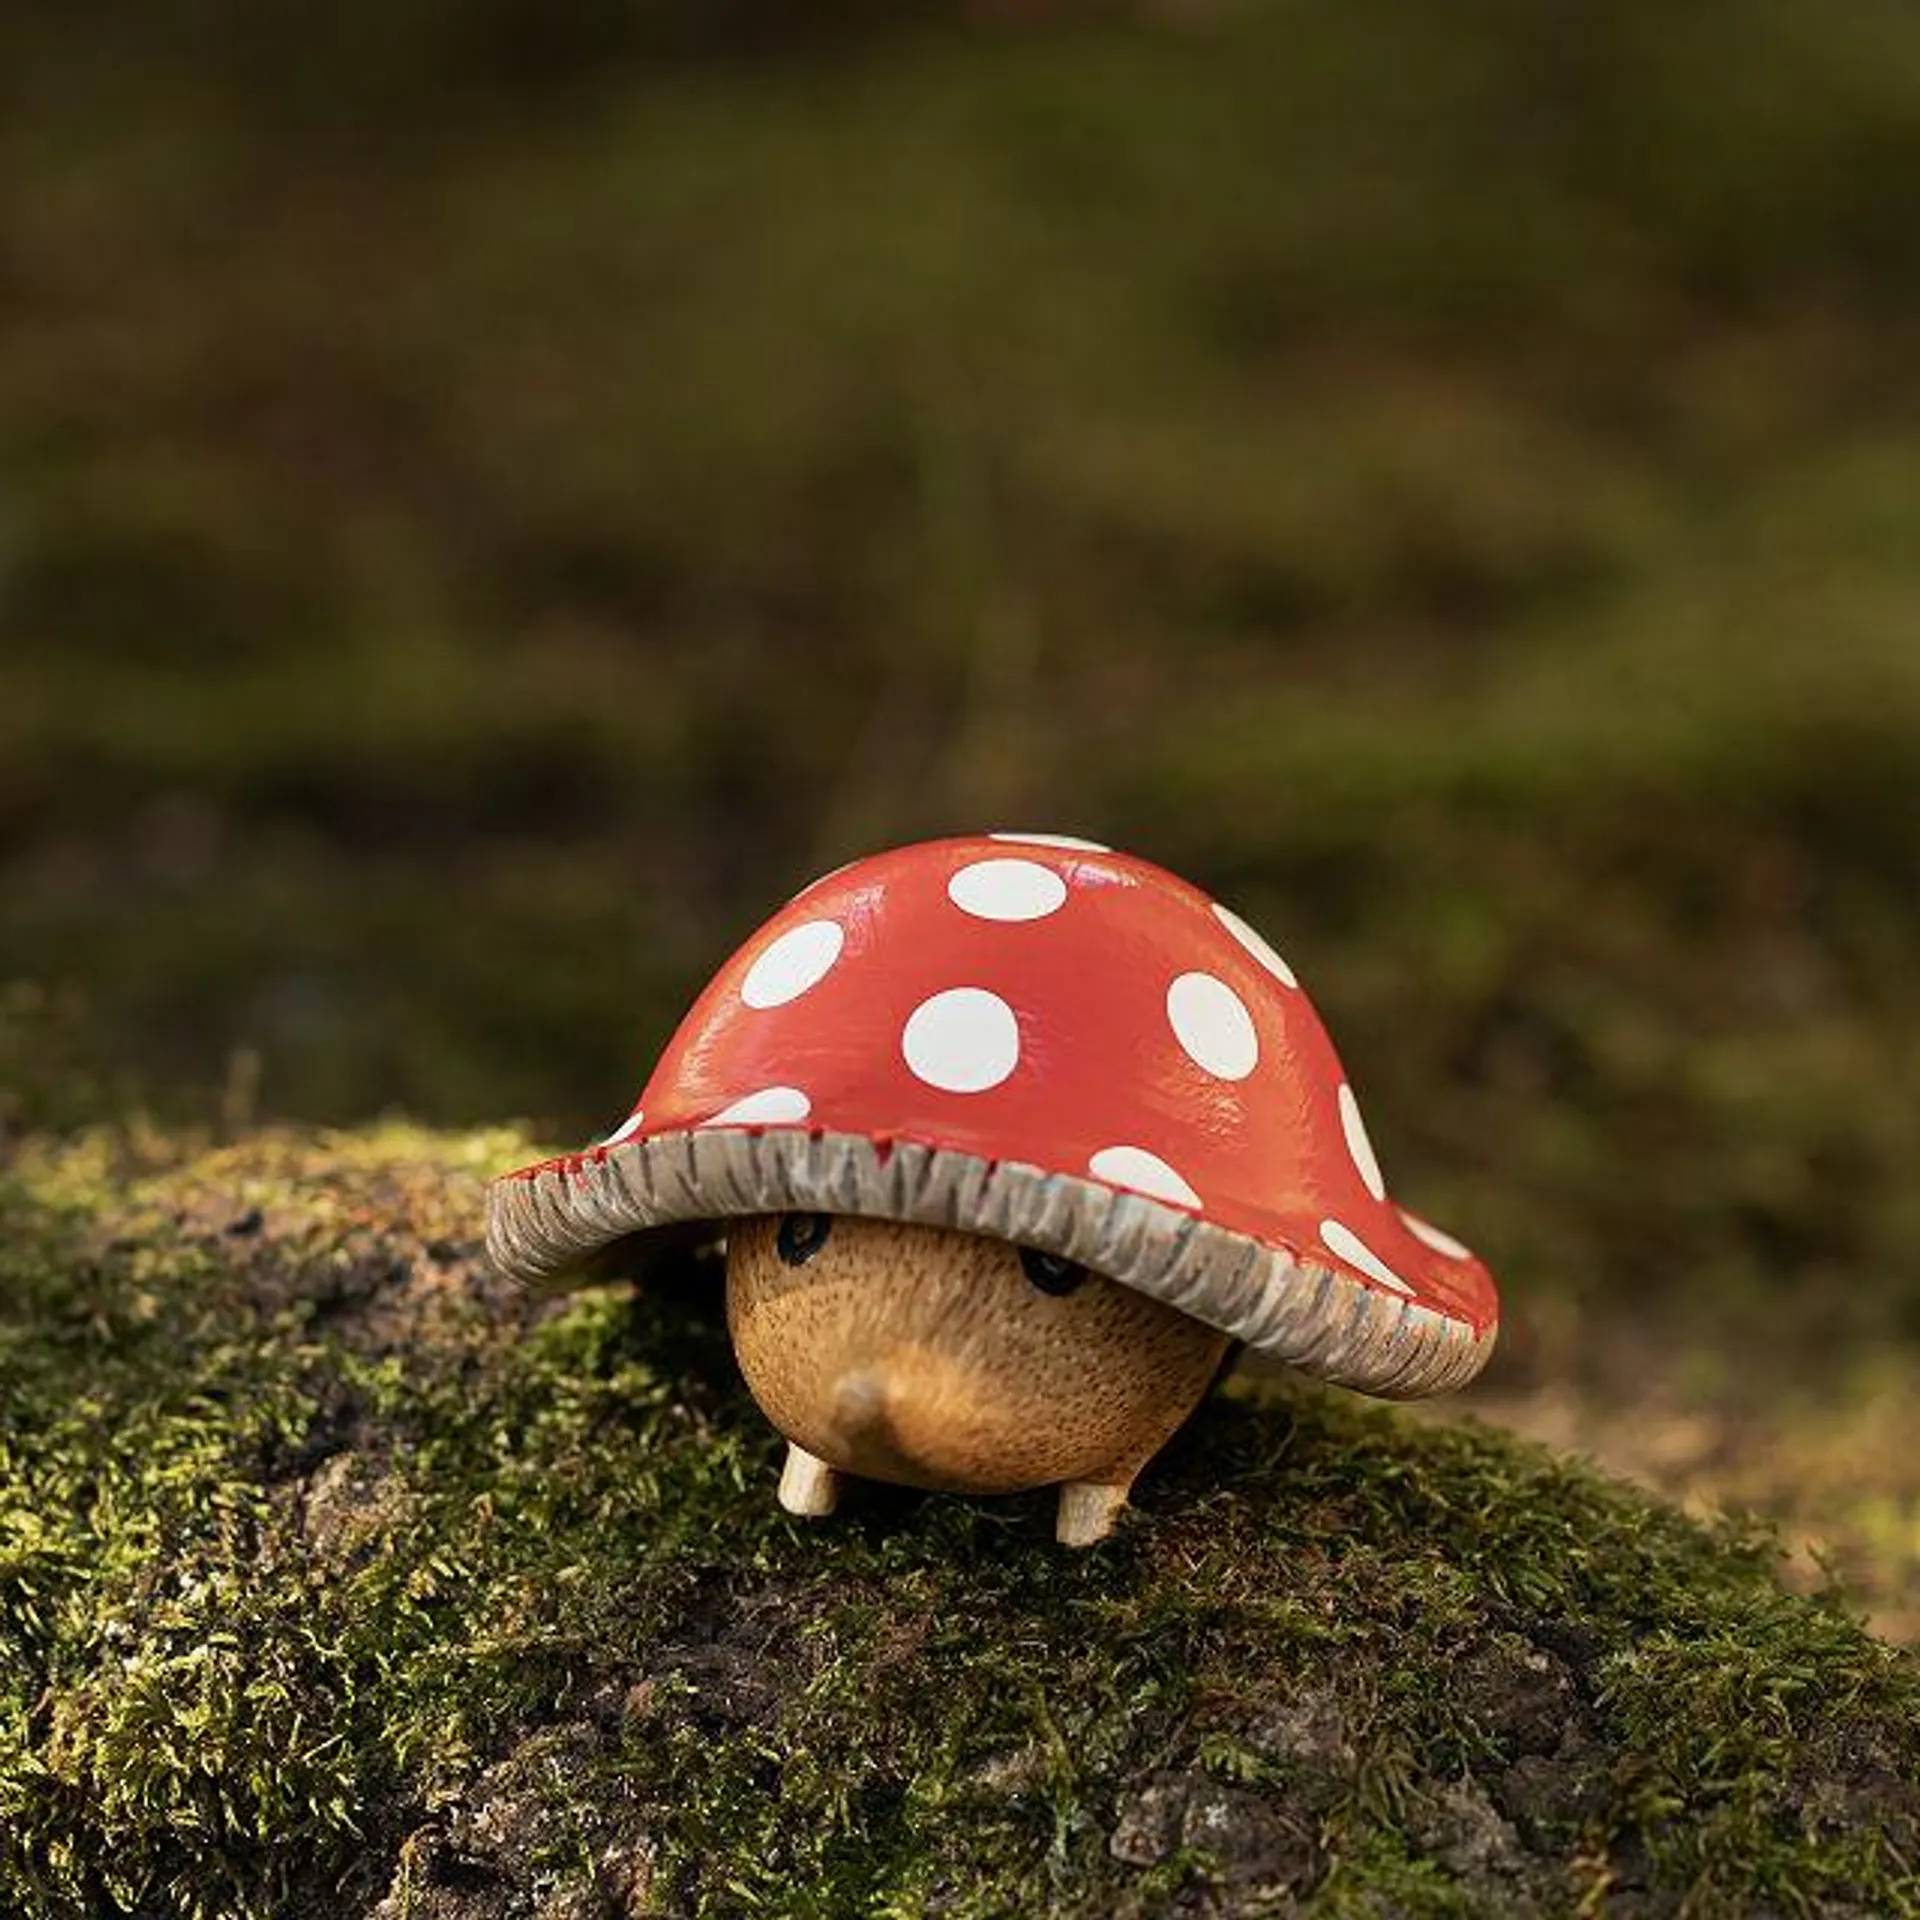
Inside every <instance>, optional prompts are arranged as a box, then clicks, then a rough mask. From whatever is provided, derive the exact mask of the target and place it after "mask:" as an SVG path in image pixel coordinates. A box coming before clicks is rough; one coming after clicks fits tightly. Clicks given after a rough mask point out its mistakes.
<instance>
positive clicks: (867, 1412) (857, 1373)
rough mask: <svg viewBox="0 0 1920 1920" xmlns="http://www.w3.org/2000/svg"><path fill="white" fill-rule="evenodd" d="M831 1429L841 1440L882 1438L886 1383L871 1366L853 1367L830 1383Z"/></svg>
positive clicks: (884, 1429)
mask: <svg viewBox="0 0 1920 1920" xmlns="http://www.w3.org/2000/svg"><path fill="white" fill-rule="evenodd" d="M833 1430H834V1432H835V1434H836V1435H838V1436H839V1438H840V1439H842V1440H843V1441H847V1442H849V1443H852V1444H855V1445H857V1444H858V1443H859V1442H861V1441H863V1440H864V1441H869V1442H870V1441H874V1440H883V1439H885V1437H886V1434H887V1382H886V1377H885V1375H883V1374H881V1373H880V1372H878V1371H877V1370H876V1369H875V1368H872V1367H854V1368H850V1369H849V1370H848V1371H847V1372H845V1373H843V1374H842V1375H841V1376H840V1377H839V1379H838V1380H836V1381H835V1382H834V1383H833Z"/></svg>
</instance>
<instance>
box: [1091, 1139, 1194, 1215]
mask: <svg viewBox="0 0 1920 1920" xmlns="http://www.w3.org/2000/svg"><path fill="white" fill-rule="evenodd" d="M1087 1171H1088V1172H1089V1173H1090V1174H1092V1175H1093V1176H1094V1177H1095V1178H1096V1179H1098V1180H1107V1181H1111V1182H1112V1184H1113V1185H1114V1186H1116V1187H1131V1188H1132V1189H1133V1191H1134V1192H1135V1193H1144V1194H1148V1195H1150V1196H1151V1197H1152V1198H1153V1199H1155V1200H1171V1201H1172V1202H1173V1204H1174V1205H1175V1206H1177V1207H1197V1206H1199V1204H1200V1196H1199V1195H1198V1194H1197V1193H1195V1192H1194V1190H1193V1189H1192V1188H1191V1187H1190V1186H1188V1185H1187V1183H1186V1181H1184V1180H1183V1179H1181V1177H1180V1176H1179V1174H1178V1173H1176V1172H1175V1171H1174V1170H1173V1168H1171V1167H1170V1166H1168V1165H1167V1163H1166V1162H1165V1161H1164V1160H1162V1159H1161V1158H1160V1156H1159V1155H1158V1154H1157V1153H1149V1152H1148V1151H1147V1150H1146V1148H1145V1147H1102V1148H1101V1149H1100V1151H1099V1152H1098V1153H1096V1154H1095V1155H1094V1156H1093V1157H1092V1159H1090V1160H1089V1161H1088V1162H1087Z"/></svg>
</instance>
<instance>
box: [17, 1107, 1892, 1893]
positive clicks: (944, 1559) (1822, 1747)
mask: <svg viewBox="0 0 1920 1920" xmlns="http://www.w3.org/2000/svg"><path fill="white" fill-rule="evenodd" d="M524 1150H525V1147H524V1143H522V1142H519V1141H517V1140H515V1139H514V1138H512V1137H511V1136H507V1135H503V1134H490V1135H481V1136H467V1137H459V1136H436V1135H432V1134H428V1133H425V1132H419V1131H413V1130H409V1129H405V1128H399V1127H389V1128H385V1129H381V1130H378V1131H376V1132H373V1133H369V1134H360V1135H344V1136H335V1137H332V1138H327V1139H321V1140H313V1139H308V1138H303V1137H300V1136H297V1135H291V1134H269V1135H265V1136H262V1137H259V1138H256V1139H253V1140H250V1141H248V1142H245V1143H243V1144H240V1145H236V1146H232V1147H228V1148H224V1149H220V1150H217V1151H206V1152H183V1151H182V1150H180V1149H178V1148H177V1147H173V1146H169V1145H167V1144H166V1143H164V1142H162V1141H160V1140H158V1139H157V1138H142V1137H139V1136H137V1135H134V1136H130V1135H127V1134H125V1133H121V1134H116V1135H104V1134H95V1135H91V1136H87V1137H85V1138H82V1139H79V1140H76V1141H71V1142H68V1143H67V1144H64V1145H51V1144H35V1143H28V1144H27V1145H25V1146H24V1147H22V1148H21V1149H19V1150H18V1151H16V1153H15V1155H14V1157H13V1161H12V1165H11V1167H10V1169H9V1170H8V1171H7V1173H6V1175H5V1179H4V1184H3V1185H0V1405H4V1408H5V1415H6V1417H5V1425H4V1431H3V1433H0V1910H4V1911H6V1912H7V1913H8V1914H9V1915H12V1914H19V1915H21V1916H22V1920H78V1917H79V1916H89V1917H91V1916H95V1915H101V1914H105V1913H110V1912H116V1911H127V1912H132V1913H140V1914H155V1915H158V1914H167V1915H174V1914H180V1915H186V1914H192V1915H205V1916H209V1917H211V1916H214V1915H222V1916H224V1915H228V1914H258V1915H266V1914H272V1915H276V1916H294V1915H312V1916H320V1915H328V1916H334V1915H374V1914H377V1915H379V1916H380V1920H400V1917H401V1916H403V1915H413V1916H419V1917H420V1920H428V1917H431V1920H492V1917H493V1916H502V1917H504V1916H507V1915H510V1914H513V1915H540V1916H543V1917H544V1920H561V1917H562V1916H565V1920H584V1916H590V1915H618V1914H641V1913H650V1912H657V1913H668V1914H679V1913H711V1914H729V1915H731V1914H744V1913H753V1912H768V1913H778V1914H783V1915H792V1914H807V1913H813V1914H819V1915H821V1916H840V1915H846V1914H854V1913H868V1914H876V1915H877V1914H893V1915H908V1914H932V1913H944V1914H954V1915H964V1914H1013V1913H1036V1912H1054V1913H1061V1914H1076V1915H1088V1916H1093V1915H1108V1914H1136V1915H1140V1916H1146V1915H1150V1914H1159V1913H1165V1914H1178V1913H1187V1914H1202V1913H1222V1914H1240V1913H1244V1914H1259V1913H1266V1914H1280V1913H1290V1912H1302V1913H1313V1914H1316V1915H1329V1916H1331V1915H1362V1914H1366V1915H1387V1914H1393V1915H1425V1914H1433V1915H1462V1916H1464V1915H1481V1914H1502V1915H1505V1914H1513V1915H1524V1914H1529V1913H1538V1914H1542V1915H1557V1914H1566V1913H1575V1912H1580V1913H1590V1914H1600V1913H1607V1914H1621V1915H1647V1916H1651V1915H1657V1914H1683V1913H1684V1914H1686V1915H1690V1916H1701V1917H1705V1916H1713V1915H1726V1916H1750V1915H1755V1914H1760V1913H1783V1914H1785V1913H1832V1914H1836V1915H1838V1914H1846V1915H1864V1914H1868V1913H1872V1914H1894V1913H1900V1912H1908V1911H1920V1787H1917V1786H1916V1784H1915V1783H1916V1781H1920V1675H1917V1674H1916V1673H1915V1671H1914V1669H1913V1667H1912V1666H1911V1664H1910V1663H1909V1662H1908V1660H1907V1659H1906V1658H1905V1657H1904V1656H1902V1655H1900V1654H1897V1653H1895V1652H1893V1651H1891V1650H1890V1649H1888V1648H1886V1647H1885V1646H1883V1645H1881V1644H1879V1643H1877V1642H1875V1641H1874V1640H1872V1639H1870V1638H1868V1637H1867V1636H1866V1635H1865V1634H1864V1633H1863V1632H1862V1631H1861V1630H1860V1629H1859V1628H1858V1627H1857V1626H1856V1625H1855V1624H1854V1623H1853V1622H1852V1621H1851V1620H1849V1618H1848V1617H1847V1616H1846V1615H1845V1614H1844V1612H1842V1611H1841V1610H1839V1609H1837V1608H1836V1607H1834V1606H1833V1605H1832V1604H1830V1603H1824V1602H1822V1601H1820V1600H1817V1599H1808V1598H1804V1597H1798V1596H1794V1595H1790V1594H1788V1593H1786V1592H1783V1591H1782V1590H1781V1589H1780V1588H1779V1587H1778V1586H1777V1585H1776V1584H1775V1582H1774V1580H1773V1578H1772V1573H1771V1561H1772V1555H1773V1549H1772V1546H1771V1543H1770V1541H1769V1540H1768V1538H1767V1537H1766V1536H1765V1535H1764V1534H1761V1535H1742V1534H1740V1533H1737V1532H1735V1531H1732V1530H1730V1529H1728V1528H1727V1527H1725V1526H1719V1527H1715V1528H1705V1527H1702V1526H1699V1525H1696V1524H1694V1523H1692V1522H1689V1521H1687V1520H1684V1519H1682V1518H1681V1517H1680V1516H1678V1515H1677V1514H1675V1513H1674V1512H1672V1511H1671V1510H1669V1509H1666V1508H1663V1507H1661V1506H1659V1505H1657V1504H1653V1503H1650V1502H1649V1501H1647V1500H1646V1499H1645V1498H1643V1497H1641V1496H1639V1495H1637V1494H1635V1493H1633V1492H1630V1491H1628V1490H1627V1489H1625V1488H1624V1487H1622V1486H1619V1485H1617V1484H1610V1483H1608V1482H1605V1481H1603V1480H1601V1479H1599V1478H1596V1477H1595V1476H1594V1475H1592V1474H1591V1473H1590V1472H1588V1471H1586V1470H1584V1469H1582V1468H1580V1467H1579V1466H1577V1465H1572V1464H1569V1463H1567V1462H1566V1461H1564V1460H1561V1459H1556V1458H1555V1457H1553V1456H1551V1455H1549V1454H1547V1453H1546V1452H1544V1451H1542V1450H1540V1449H1538V1448H1536V1447H1533V1446H1530V1445H1528V1444H1525V1443H1522V1442H1517V1441H1515V1440H1513V1439H1511V1438H1509V1437H1505V1436H1502V1435H1500V1434H1498V1433H1496V1432H1494V1431H1491V1430H1488V1429H1484V1428H1479V1427H1475V1426H1471V1425H1463V1426H1455V1427H1452V1428H1446V1429H1441V1428H1435V1427H1430V1426H1424V1425H1421V1424H1419V1423H1416V1422H1414V1421H1411V1420H1409V1419H1408V1418H1406V1417H1405V1416H1403V1415H1400V1414H1396V1413H1394V1412H1391V1411H1388V1410H1385V1409H1378V1408H1372V1407H1368V1406H1365V1405H1362V1404H1360V1403H1358V1402H1355V1401H1353V1400H1351V1399H1349V1398H1347V1397H1344V1396H1340V1395H1335V1394H1330V1393H1325V1392H1317V1391H1312V1390H1309V1389H1305V1388H1294V1389H1288V1390H1284V1391H1278V1392H1274V1391H1266V1390H1263V1391H1261V1392H1258V1393H1254V1392H1251V1391H1249V1390H1247V1389H1245V1388H1242V1389H1239V1390H1236V1391H1234V1392H1230V1393H1229V1394H1227V1395H1225V1396H1224V1397H1221V1398H1218V1399H1216V1400H1215V1401H1214V1402H1212V1403H1210V1404H1209V1405H1208V1406H1207V1407H1206V1408H1205V1409H1204V1410H1203V1412H1202V1414H1201V1415H1200V1417H1199V1418H1198V1419H1197V1420H1196V1422H1195V1423H1194V1424H1193V1426H1192V1427H1191V1428H1190V1429H1189V1430H1188V1432H1187V1433H1186V1434H1185V1435H1183V1436H1182V1438H1181V1439H1180V1440H1179V1441H1178V1442H1177V1443H1176V1444H1175V1446H1174V1448H1173V1449H1172V1450H1171V1452H1170V1453H1169V1454H1168V1455H1167V1456H1165V1457H1164V1459H1163V1460H1162V1461H1161V1462H1160V1463H1159V1464H1158V1465H1157V1466H1156V1467H1155V1468H1154V1469H1153V1470H1152V1472H1151V1473H1150V1474H1149V1475H1148V1477H1147V1479H1146V1481H1145V1482H1144V1484H1143V1485H1142V1487H1141V1489H1140V1492H1139V1505H1138V1510H1137V1511H1136V1512H1135V1513H1134V1514H1133V1515H1131V1516H1130V1517H1129V1519H1128V1520H1127V1523H1126V1524H1125V1526H1124V1527H1123V1529H1122V1530H1121V1532H1120V1533H1119V1535H1118V1536H1117V1537H1116V1539H1115V1540H1113V1541H1112V1542H1111V1543H1110V1544H1109V1545H1107V1546H1106V1547H1103V1548H1102V1549H1100V1550H1098V1551H1094V1552H1089V1553H1085V1554H1072V1553H1068V1552H1065V1551H1062V1550H1060V1549H1058V1548H1056V1547H1055V1546H1054V1545H1053V1544H1052V1543H1051V1541H1050V1539H1049V1537H1048V1525H1047V1512H1046V1502H1045V1500H1044V1499H1043V1498H1040V1497H1034V1498H1031V1499H1018V1500H1010V1501H968V1500H960V1499H934V1498H921V1497H917V1496H907V1495H904V1494H899V1493H896V1492H890V1491H887V1490H882V1489H871V1490H866V1491H864V1492H863V1493H862V1494H861V1495H860V1496H859V1497H857V1498H855V1499H853V1500H852V1501H850V1503H849V1506H848V1509H847V1511H846V1512H845V1513H843V1515H841V1516H840V1517H838V1518H837V1519H835V1520H834V1521H832V1522H831V1523H828V1524H824V1525H806V1526H803V1525H801V1524H799V1523H796V1522H793V1521H790V1520H788V1519H787V1518H785V1517H784V1516H782V1515H781V1514H780V1513H779V1511H778V1510H777V1508H776V1506H775V1504H774V1502H773V1498H772V1487H773V1481H774V1478H775V1472H776V1463H777V1458H778V1455H777V1448H776V1444H775V1442H774V1440H773V1439H772V1437H771V1435H770V1434H769V1433H768V1432H767V1430H766V1428H765V1426H764V1424H763V1423H762V1422H761V1420H760V1419H759V1418H758V1416H757V1414H756V1413H755V1410H754V1409H753V1406H752V1403H751V1401H750V1400H749V1399H748V1398H747V1397H746V1395H745V1393H744V1390H743V1389H742V1387H741V1386H740V1384H739V1382H738V1379H737V1376H736V1374H735V1372H734V1370H733V1368H732V1365H731V1361H730V1358H729V1355H728V1353H727V1349H726V1342H725V1334H724V1328H723V1326H722V1322H721V1315H720V1312H719V1301H718V1296H717V1293H716V1290H715V1287H714V1284H713V1282H714V1276H713V1274H712V1273H711V1272H708V1271H702V1270H700V1269H699V1268H698V1267H695V1266H688V1267H685V1268H680V1269H675V1270H672V1271H669V1272H667V1273H665V1274H662V1275H660V1276H657V1277H656V1278H654V1279H652V1280H649V1281H647V1282H645V1283H635V1282H616V1283H610V1284H604V1285H600V1286H596V1287H593V1288H590V1289H587V1290H584V1291H582V1292H579V1293H577V1294H575V1295H573V1296H571V1297H568V1298H563V1299H559V1300H551V1301H544V1302H543V1301H535V1300H531V1299H528V1298H525V1297H521V1296H516V1295H514V1294H512V1293H510V1292H508V1291H507V1290H505V1289H503V1288H502V1287H501V1286H500V1285H499V1284H498V1283H497V1282H494V1281H492V1280H490V1279H488V1277H487V1276H486V1274H485V1272H484V1269H483V1268H482V1267H481V1265H480V1264H479V1260H478V1249H477V1246H476V1241H475V1234H476V1227H477V1221H478V1212H479V1200H480V1186H481V1181H482V1178H483V1176H484V1175H485V1174H486V1173H487V1172H488V1171H490V1170H492V1169H494V1168H497V1167H499V1166H501V1165H503V1164H505V1163H506V1162H507V1161H509V1160H511V1159H512V1158H513V1157H514V1156H515V1155H517V1154H519V1153H521V1152H523V1151H524Z"/></svg>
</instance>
